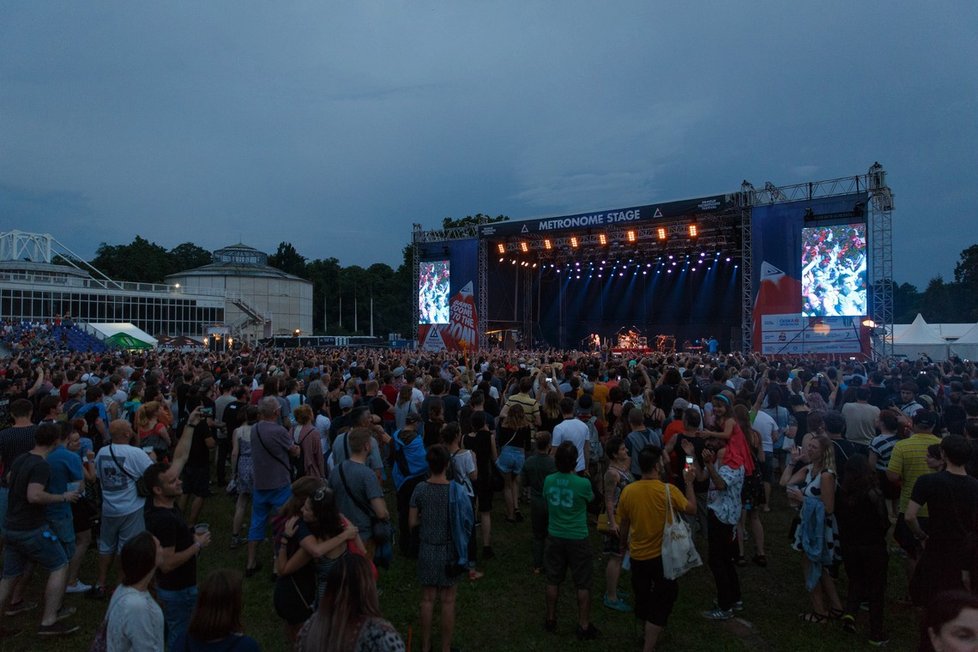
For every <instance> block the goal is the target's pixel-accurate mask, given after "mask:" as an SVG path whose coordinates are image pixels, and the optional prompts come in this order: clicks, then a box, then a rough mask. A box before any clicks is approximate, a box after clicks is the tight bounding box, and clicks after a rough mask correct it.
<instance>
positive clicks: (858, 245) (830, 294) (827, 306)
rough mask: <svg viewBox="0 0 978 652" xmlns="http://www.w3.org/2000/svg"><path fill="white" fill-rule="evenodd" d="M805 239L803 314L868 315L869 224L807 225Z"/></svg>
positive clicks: (802, 250) (804, 233)
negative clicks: (867, 252) (867, 259)
mask: <svg viewBox="0 0 978 652" xmlns="http://www.w3.org/2000/svg"><path fill="white" fill-rule="evenodd" d="M801 238H802V249H801V267H802V270H801V294H802V297H801V301H802V308H801V310H802V315H803V316H805V317H857V316H860V315H865V314H867V312H866V310H867V306H866V294H867V293H866V224H865V223H863V224H840V225H836V226H811V227H804V228H803V229H802V230H801Z"/></svg>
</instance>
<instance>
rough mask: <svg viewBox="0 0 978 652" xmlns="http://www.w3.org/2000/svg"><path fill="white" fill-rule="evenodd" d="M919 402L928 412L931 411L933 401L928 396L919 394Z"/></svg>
mask: <svg viewBox="0 0 978 652" xmlns="http://www.w3.org/2000/svg"><path fill="white" fill-rule="evenodd" d="M920 402H921V403H922V404H924V405H925V406H926V407H927V409H928V410H932V409H933V408H934V399H933V398H932V397H931V396H930V394H921V395H920Z"/></svg>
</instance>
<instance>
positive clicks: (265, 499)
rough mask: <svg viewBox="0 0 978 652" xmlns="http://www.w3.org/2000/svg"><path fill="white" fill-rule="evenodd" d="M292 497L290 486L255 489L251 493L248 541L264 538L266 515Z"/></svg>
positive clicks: (275, 510) (274, 511) (273, 511)
mask: <svg viewBox="0 0 978 652" xmlns="http://www.w3.org/2000/svg"><path fill="white" fill-rule="evenodd" d="M291 497H292V486H291V485H285V486H284V487H280V488H278V489H255V491H254V493H252V494H251V526H250V527H249V528H248V541H261V540H262V539H264V538H265V526H266V524H267V523H268V517H269V516H270V515H272V514H275V513H276V512H277V511H278V510H279V508H280V507H281V506H282V505H284V504H285V501H287V500H288V499H289V498H291Z"/></svg>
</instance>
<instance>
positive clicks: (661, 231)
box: [655, 226, 666, 241]
mask: <svg viewBox="0 0 978 652" xmlns="http://www.w3.org/2000/svg"><path fill="white" fill-rule="evenodd" d="M655 235H656V237H657V238H659V240H660V241H661V240H665V239H666V227H664V226H660V227H659V228H657V229H656V230H655Z"/></svg>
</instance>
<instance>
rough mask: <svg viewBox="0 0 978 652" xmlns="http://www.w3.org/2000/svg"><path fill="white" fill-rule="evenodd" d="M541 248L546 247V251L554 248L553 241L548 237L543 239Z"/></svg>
mask: <svg viewBox="0 0 978 652" xmlns="http://www.w3.org/2000/svg"><path fill="white" fill-rule="evenodd" d="M543 248H544V249H546V250H547V251H550V250H551V249H553V248H554V243H552V242H550V238H546V239H544V241H543Z"/></svg>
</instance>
